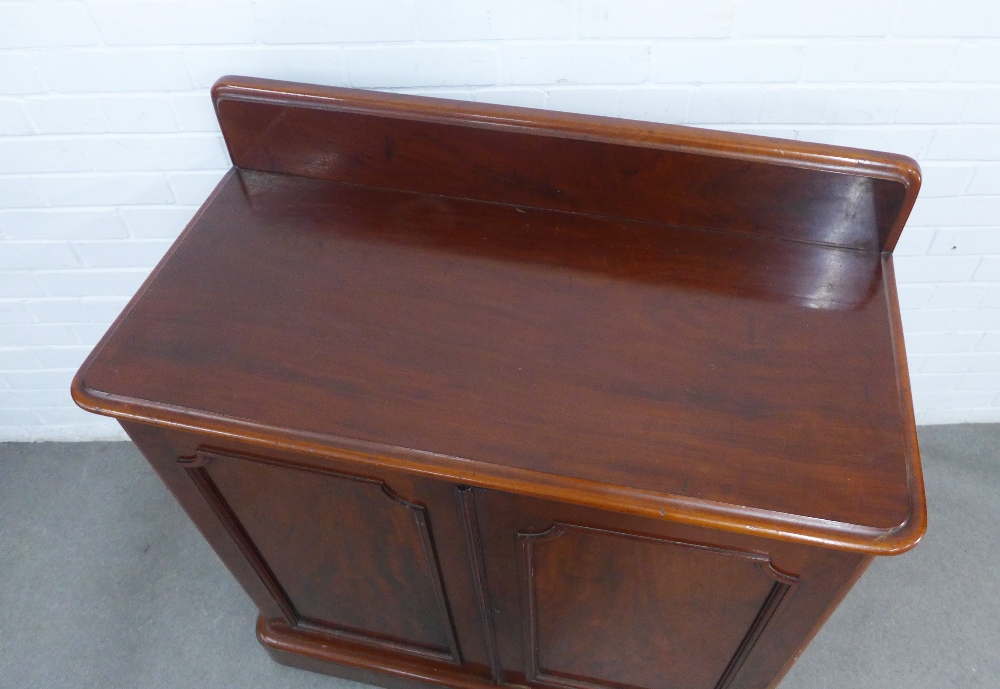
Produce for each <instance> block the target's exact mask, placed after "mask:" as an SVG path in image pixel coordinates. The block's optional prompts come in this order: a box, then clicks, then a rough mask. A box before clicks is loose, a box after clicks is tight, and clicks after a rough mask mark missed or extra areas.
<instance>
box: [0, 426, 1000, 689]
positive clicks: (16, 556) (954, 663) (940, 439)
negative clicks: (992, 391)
mask: <svg viewBox="0 0 1000 689" xmlns="http://www.w3.org/2000/svg"><path fill="white" fill-rule="evenodd" d="M920 442H921V449H922V452H923V457H924V469H925V474H926V485H927V499H928V504H929V507H930V529H929V531H928V534H927V536H926V538H925V540H924V541H923V542H922V543H921V544H920V545H919V546H918V547H917V548H916V549H915V550H913V551H911V552H910V553H907V554H905V555H901V556H898V557H893V558H881V559H878V560H876V561H875V563H874V564H873V565H872V567H871V568H870V569H869V571H868V572H867V573H866V575H865V576H864V577H862V579H861V581H860V582H859V583H858V585H857V586H856V587H855V588H854V590H853V591H852V592H851V593H850V594H849V595H848V597H847V599H846V600H845V601H844V603H843V604H842V605H841V607H840V608H839V609H838V610H837V611H836V612H835V613H834V615H833V616H832V617H831V618H830V621H829V622H828V623H827V625H826V626H825V627H824V628H823V630H822V631H821V632H820V633H819V635H818V636H817V637H816V639H815V640H814V641H813V643H812V645H811V646H810V647H809V648H808V650H807V651H806V652H805V654H804V655H803V656H802V658H801V659H800V660H799V662H798V663H797V664H796V665H795V667H794V668H793V669H792V671H791V672H790V673H789V675H788V676H787V677H786V679H785V681H784V682H783V683H782V685H781V689H821V688H822V689H826V688H834V687H836V688H837V689H845V688H851V687H859V688H861V687H863V688H866V689H873V688H882V687H901V688H902V687H905V688H907V689H924V688H926V689H949V688H951V687H955V688H958V687H961V688H963V689H964V688H968V687H991V688H994V689H995V688H997V687H1000V536H998V534H1000V426H998V425H978V426H976V425H962V426H937V427H927V428H923V429H921V431H920ZM255 619H256V615H255V609H254V606H253V605H252V604H251V602H250V600H249V599H248V598H247V597H246V595H245V594H244V593H243V592H242V590H241V589H240V588H239V587H238V586H237V585H236V583H235V582H234V581H233V579H232V578H231V577H230V576H229V574H228V572H227V571H226V570H225V568H224V567H223V566H222V564H221V563H220V562H219V560H218V559H217V558H216V557H215V554H214V553H213V552H212V551H211V550H210V549H209V547H208V545H207V544H206V543H205V542H204V541H203V540H202V538H201V536H200V535H199V534H198V532H197V531H196V530H195V528H194V526H192V525H191V524H190V523H189V522H188V521H187V518H186V517H185V516H184V514H183V513H182V512H181V510H180V508H179V507H178V506H177V505H176V504H175V503H174V501H173V499H172V498H171V497H170V495H169V494H168V493H167V492H166V490H165V489H164V488H163V486H162V485H161V484H160V482H159V480H158V479H157V478H156V476H155V475H154V474H153V472H152V470H151V469H150V468H149V467H148V466H147V464H146V463H145V461H144V460H143V459H142V458H141V456H140V455H139V453H138V452H137V451H136V449H135V448H134V447H133V446H132V445H131V444H130V443H34V444H30V443H25V444H14V443H10V444H0V687H3V688H7V687H16V688H17V689H28V688H29V687H39V688H44V689H59V688H62V687H72V688H74V689H75V688H78V687H150V688H152V687H163V688H165V689H166V688H169V689H182V688H184V687H240V688H241V689H253V688H255V687H302V688H304V687H323V688H326V689H334V688H335V687H336V688H337V689H363V685H358V684H355V683H353V682H346V681H342V680H337V679H332V678H328V677H323V676H320V675H314V674H312V673H308V672H303V671H300V670H293V669H290V668H286V667H282V666H280V665H277V664H276V663H274V662H272V661H271V660H270V658H269V657H268V656H267V655H266V654H265V652H264V651H263V649H261V648H260V647H259V646H258V645H257V642H256V640H255V638H254V631H253V627H254V621H255Z"/></svg>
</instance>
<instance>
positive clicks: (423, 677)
mask: <svg viewBox="0 0 1000 689" xmlns="http://www.w3.org/2000/svg"><path fill="white" fill-rule="evenodd" d="M257 640H258V641H260V643H261V644H262V645H263V646H264V648H266V649H267V652H268V653H269V654H270V655H271V657H272V658H273V659H274V660H275V661H277V662H278V663H281V664H282V665H287V666H289V667H294V668H298V669H300V670H309V671H311V672H319V673H322V674H325V675H331V676H333V677H340V678H342V679H349V680H352V681H355V682H362V683H364V684H373V685H375V686H380V687H385V688H386V689H440V687H451V689H488V688H490V689H495V687H496V684H495V683H494V682H493V681H491V680H490V679H489V678H486V677H482V678H479V677H476V676H474V675H470V674H468V673H466V672H461V671H459V670H452V669H449V668H442V667H438V666H435V665H433V664H432V663H430V662H423V661H419V660H412V661H411V660H406V659H401V658H399V657H398V656H392V655H389V654H387V653H380V652H378V651H372V650H368V649H362V648H359V647H354V646H350V647H349V646H347V645H344V644H341V643H338V642H336V641H333V640H331V639H330V638H329V637H327V636H324V635H322V634H318V633H316V632H311V631H307V630H301V629H295V628H293V627H291V626H289V625H288V623H287V622H285V621H284V620H278V619H268V618H265V617H264V616H263V615H261V616H260V617H258V618H257ZM505 686H512V687H521V686H522V685H511V684H507V685H505ZM522 689H527V688H526V687H523V688H522Z"/></svg>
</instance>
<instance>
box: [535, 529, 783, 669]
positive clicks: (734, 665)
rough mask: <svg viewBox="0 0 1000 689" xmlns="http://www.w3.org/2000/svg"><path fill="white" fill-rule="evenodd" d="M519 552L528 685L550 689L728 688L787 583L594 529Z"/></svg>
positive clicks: (702, 554)
mask: <svg viewBox="0 0 1000 689" xmlns="http://www.w3.org/2000/svg"><path fill="white" fill-rule="evenodd" d="M518 542H519V544H520V546H521V549H520V552H521V576H522V591H523V596H524V600H525V610H524V613H523V615H524V625H525V632H524V640H525V651H524V655H525V659H526V661H527V663H526V674H527V681H528V683H529V684H532V685H541V686H547V687H553V688H555V689H608V688H610V687H614V688H617V689H630V688H635V689H658V688H659V687H662V686H664V685H665V684H664V678H665V677H670V680H669V686H671V687H675V688H676V689H681V688H684V689H708V688H709V687H718V688H719V689H723V688H724V687H727V686H730V684H731V682H732V679H733V678H734V677H735V676H736V674H737V673H738V672H739V668H740V665H741V664H742V660H743V659H744V658H745V657H746V656H747V654H748V653H749V652H750V650H751V648H752V646H753V643H754V642H755V641H756V639H757V638H758V637H759V636H760V634H761V633H762V632H763V630H764V627H765V626H766V624H767V622H768V621H769V620H770V618H771V617H772V616H773V614H774V611H775V610H776V609H777V606H778V605H779V604H780V602H781V600H782V599H783V598H784V596H785V594H786V593H787V592H788V590H789V588H790V587H791V586H792V585H794V583H795V580H794V578H790V577H787V576H784V575H780V574H778V573H777V572H775V571H774V570H773V569H772V568H771V566H770V562H769V561H768V558H767V557H766V556H763V555H758V554H755V553H741V552H738V551H731V550H725V549H721V548H714V547H709V546H704V545H699V544H693V543H684V542H679V541H670V540H665V539H655V538H650V537H643V536H635V535H632V534H627V533H622V532H614V531H608V530H604V529H596V528H593V527H580V526H576V525H571V524H555V525H553V526H552V527H551V528H550V529H548V530H546V531H545V532H543V533H540V534H518Z"/></svg>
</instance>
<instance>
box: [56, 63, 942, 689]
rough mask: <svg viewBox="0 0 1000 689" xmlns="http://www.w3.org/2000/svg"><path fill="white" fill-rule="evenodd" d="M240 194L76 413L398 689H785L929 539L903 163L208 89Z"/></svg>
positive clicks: (672, 131)
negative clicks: (897, 253)
mask: <svg viewBox="0 0 1000 689" xmlns="http://www.w3.org/2000/svg"><path fill="white" fill-rule="evenodd" d="M213 98H214V100H215V106H216V110H217V112H218V115H219V121H220V123H221V126H222V131H223V134H224V136H225V138H226V143H227V145H228V146H229V151H230V154H231V156H232V159H233V163H234V165H235V167H234V168H233V170H232V171H231V172H230V173H229V174H228V175H227V176H226V177H225V178H224V179H223V180H222V182H221V183H220V184H219V186H218V188H217V189H216V190H215V191H214V192H213V193H212V195H211V197H210V198H209V199H208V201H206V203H205V204H204V206H203V207H202V208H201V209H200V210H199V212H198V214H197V215H196V216H195V218H194V219H193V220H192V221H191V223H190V224H189V226H188V227H187V229H186V230H185V231H184V233H183V234H182V235H181V237H180V238H179V239H178V240H177V242H176V243H175V245H174V246H173V247H172V248H171V250H170V251H169V252H168V253H167V255H166V257H164V259H163V260H162V261H161V263H160V264H159V266H157V268H156V269H155V270H154V271H153V273H152V275H151V276H150V277H149V279H148V280H147V281H146V283H145V284H144V285H143V287H142V288H141V289H140V290H139V293H138V294H137V295H136V297H135V298H134V299H133V300H132V302H130V304H129V305H128V307H126V309H125V311H124V312H123V313H122V315H121V316H120V317H119V319H118V320H117V321H116V322H115V324H114V325H113V326H112V328H111V330H110V331H109V332H108V334H107V335H106V336H105V337H104V339H103V340H102V341H101V342H100V343H99V344H98V346H97V347H96V348H95V350H94V352H93V353H92V354H91V356H90V358H89V359H88V360H87V362H86V363H85V364H84V365H83V367H82V368H81V370H80V372H79V374H78V375H77V377H76V379H75V380H74V383H73V390H72V391H73V395H74V399H76V401H77V403H78V404H80V405H81V406H82V407H84V408H85V409H88V410H91V411H94V412H97V413H101V414H107V415H110V416H113V417H116V418H117V419H119V420H120V422H121V423H122V425H123V427H124V428H125V430H126V431H127V432H128V434H129V436H130V437H131V438H132V439H133V440H134V441H135V442H136V444H137V445H138V447H139V448H140V449H141V450H142V452H143V453H144V455H145V456H146V458H147V459H148V460H149V461H150V463H151V464H152V466H153V467H154V468H155V469H156V471H157V472H158V474H159V475H160V477H161V478H162V479H163V481H164V482H165V483H166V485H167V486H168V487H169V488H170V490H171V491H172V492H173V494H174V495H175V496H176V498H177V500H178V501H179V502H180V503H181V505H182V506H183V507H184V509H185V510H186V511H187V513H188V514H189V515H190V517H191V519H192V520H193V521H194V523H195V524H196V525H197V526H198V528H199V529H200V530H201V531H202V533H203V534H204V536H205V537H206V538H207V539H208V541H209V542H210V543H211V545H212V546H213V547H214V549H215V550H216V552H217V553H218V554H219V556H220V557H221V559H222V560H223V562H225V564H226V565H227V567H228V568H229V569H230V570H231V571H232V573H233V575H234V576H235V577H236V578H237V579H238V580H239V581H240V583H241V584H242V585H243V587H244V588H245V589H246V591H247V593H248V594H249V595H250V596H251V598H253V600H254V601H255V602H256V604H257V605H258V606H259V608H260V611H261V615H260V618H259V620H258V623H257V633H258V638H259V639H260V641H261V642H262V643H263V644H264V646H265V647H266V648H267V649H268V651H270V653H271V654H272V655H273V656H274V658H275V659H276V660H278V661H279V662H282V663H286V664H289V665H295V666H298V667H304V668H307V669H312V670H316V671H320V672H325V673H329V674H333V675H339V676H343V677H348V678H351V679H357V680H361V681H364V682H369V683H372V684H378V685H382V686H386V687H390V688H392V689H395V688H396V687H400V688H402V687H406V688H407V689H411V688H414V687H430V686H445V687H453V688H454V689H475V688H479V687H485V686H487V685H494V684H501V685H505V686H512V687H538V688H552V689H675V688H676V689H680V688H684V689H688V688H690V689H728V688H733V689H735V688H737V687H739V688H746V689H749V688H763V687H771V686H775V685H776V684H777V683H778V682H779V681H780V678H781V677H782V675H783V674H784V672H785V671H786V670H787V669H788V667H789V666H790V665H791V663H792V662H793V661H794V660H795V658H796V657H797V656H798V654H799V653H800V652H801V651H802V650H803V648H804V647H805V645H806V644H807V643H808V641H809V640H810V639H811V637H812V635H813V634H815V632H816V631H817V630H818V628H819V627H820V625H822V623H823V621H824V620H825V619H826V617H827V616H828V615H829V614H830V613H831V612H832V610H833V608H834V607H835V606H836V605H837V603H838V602H839V601H840V600H841V598H842V597H843V596H844V595H845V594H846V593H847V591H848V589H849V588H850V587H851V585H852V584H853V583H854V581H855V580H856V579H857V578H858V577H859V576H860V575H861V574H862V572H863V571H864V569H865V567H866V566H867V565H868V563H869V562H870V561H871V559H872V558H873V557H874V556H879V555H892V554H895V553H899V552H903V551H905V550H907V549H909V548H911V547H913V546H914V545H915V544H916V543H917V541H918V540H919V539H920V537H921V536H922V534H923V532H924V529H925V524H926V510H925V505H924V497H923V487H922V482H921V476H920V462H919V456H918V450H917V444H916V435H915V428H914V421H913V413H912V409H911V403H910V394H909V388H908V380H907V373H906V363H905V354H904V350H903V343H902V336H901V332H900V324H899V314H898V306H897V301H896V295H895V288H894V280H893V276H892V257H891V250H892V248H893V246H894V245H895V242H896V240H897V238H898V237H899V234H900V232H901V230H902V226H903V224H904V222H905V220H906V216H907V214H908V213H909V210H910V208H911V207H912V205H913V201H914V198H915V196H916V193H917V189H918V187H919V179H920V177H919V170H918V168H917V167H916V164H915V163H914V162H913V161H911V160H909V159H907V158H904V157H901V156H894V155H889V154H882V153H874V152H870V151H858V150H852V149H845V148H836V147H830V146H819V145H812V144H804V143H800V142H794V141H781V140H776V139H765V138H760V137H751V136H743V135H735V134H726V133H719V132H709V131H702V130H697V129H690V128H684V127H673V126H665V125H653V124H646V123H639V122H627V121H622V120H614V119H607V118H599V117H584V116H576V115H566V114H557V113H548V112H542V111H534V110H527V109H520V108H509V107H501V106H484V105H476V104H466V103H457V102H451V101H445V100H436V99H427V98H416V97H410V96H396V95H388V94H380V93H371V92H364V91H355V90H349V89H336V88H324V87H314V86H306V85H298V84H289V83H282V82H273V81H265V80H259V79H251V78H245V77H227V78H224V79H222V80H220V82H219V83H218V84H216V86H215V88H214V89H213Z"/></svg>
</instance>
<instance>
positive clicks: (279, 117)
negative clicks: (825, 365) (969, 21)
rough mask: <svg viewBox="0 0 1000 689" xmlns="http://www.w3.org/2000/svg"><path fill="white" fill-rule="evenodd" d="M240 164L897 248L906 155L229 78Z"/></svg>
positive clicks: (224, 100) (916, 178)
mask: <svg viewBox="0 0 1000 689" xmlns="http://www.w3.org/2000/svg"><path fill="white" fill-rule="evenodd" d="M212 95H213V101H214V103H215V108H216V112H217V114H218V117H219V122H220V124H221V127H222V133H223V135H224V136H225V140H226V144H227V146H228V147H229V153H230V156H231V157H232V160H233V164H234V165H236V166H237V167H240V168H244V169H251V170H259V171H263V172H277V173H284V174H290V175H298V176H303V177H314V178H318V179H327V180H333V181H337V182H344V183H349V184H359V185H364V186H372V187H382V188H388V189H395V190H400V191H412V192H420V193H429V194H439V195H442V196H450V197H459V198H467V199H474V200H479V201H489V202H496V203H506V204H513V205H518V206H529V207H536V208H547V209H552V210H560V211H570V212H577V213H585V214H590V215H599V216H606V217H612V218H625V219H632V220H644V221H651V222H660V223H666V224H670V225H679V226H688V227H697V228H702V229H711V230H721V231H730V232H740V233H747V234H752V235H757V236H764V237H772V238H776V239H789V240H795V241H803V242H809V243H813V244H823V245H831V246H837V247H843V248H848V249H860V250H865V251H891V250H892V248H893V247H894V246H895V243H896V240H897V239H898V237H899V233H900V231H901V230H902V227H903V224H904V223H905V221H906V217H907V215H908V214H909V212H910V209H911V208H912V206H913V202H914V200H915V198H916V195H917V190H918V188H919V186H920V170H919V167H918V166H917V164H916V162H915V161H913V160H911V159H910V158H907V157H905V156H899V155H893V154H887V153H877V152H874V151H862V150H856V149H849V148H841V147H835V146H825V145H818V144H807V143H802V142H796V141H787V140H783V139H771V138H766V137H759V136H749V135H741V134H730V133H726V132H716V131H709V130H702V129H695V128H691V127H680V126H673V125H662V124H651V123H646V122H631V121H626V120H619V119H611V118H604V117H594V116H585V115H571V114H565V113H555V112H549V111H544V110H533V109H528V108H514V107H508V106H500V105H483V104H476V103H461V102H457V101H452V100H443V99H436V98H423V97H417V96H407V95H395V94H387V93H378V92H372V91H362V90H356V89H345V88H334V87H321V86H310V85H304V84H294V83H289V82H280V81H271V80H266V79H256V78H250V77H234V76H230V77H223V78H222V79H220V80H219V81H218V82H217V83H216V84H215V86H214V87H213V90H212Z"/></svg>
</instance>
